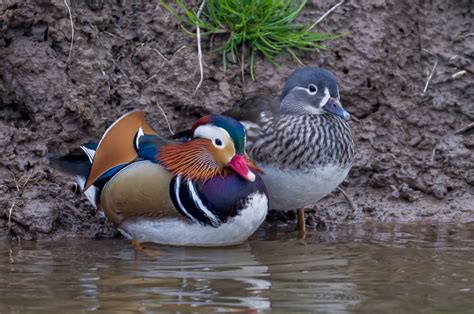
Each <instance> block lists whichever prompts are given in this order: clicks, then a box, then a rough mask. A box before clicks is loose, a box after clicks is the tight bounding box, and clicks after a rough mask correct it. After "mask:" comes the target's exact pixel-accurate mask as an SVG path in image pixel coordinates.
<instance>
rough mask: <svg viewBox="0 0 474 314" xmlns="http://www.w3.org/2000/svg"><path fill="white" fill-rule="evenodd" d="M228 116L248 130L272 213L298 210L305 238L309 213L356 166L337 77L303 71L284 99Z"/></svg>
mask: <svg viewBox="0 0 474 314" xmlns="http://www.w3.org/2000/svg"><path fill="white" fill-rule="evenodd" d="M223 114H224V115H227V116H230V117H233V118H235V119H237V120H239V121H240V122H241V123H242V124H244V126H245V127H246V129H247V139H248V142H247V147H248V149H247V150H248V153H249V156H250V157H251V158H252V159H253V160H255V161H256V162H257V163H258V165H259V167H260V168H261V169H262V170H263V172H264V175H263V176H262V178H263V181H264V182H265V185H266V187H267V189H268V192H269V196H270V206H269V208H270V209H278V210H289V209H298V228H299V230H300V231H301V232H304V230H305V224H304V211H303V210H304V208H305V207H308V206H313V205H315V204H316V202H318V201H319V200H320V199H321V198H323V197H324V196H326V195H327V194H329V193H330V192H331V191H333V190H334V189H336V187H337V186H338V185H339V184H341V183H342V181H343V180H344V179H345V178H346V176H347V174H348V173H349V170H350V169H351V167H352V163H353V161H354V141H353V139H352V134H351V129H350V127H349V125H348V123H347V121H348V120H349V117H350V115H349V113H348V112H347V111H346V110H344V108H343V107H342V105H341V103H340V97H339V87H338V83H337V80H336V77H335V76H334V75H333V74H332V73H331V72H329V71H328V70H325V69H322V68H317V67H304V68H300V69H297V70H296V71H294V72H293V73H292V74H291V75H290V77H289V78H288V81H287V82H286V84H285V86H284V88H283V91H282V93H281V95H280V97H279V98H278V97H256V98H251V99H248V100H246V101H243V102H241V103H240V104H238V105H237V106H236V107H235V108H233V109H230V110H228V111H226V112H224V113H223Z"/></svg>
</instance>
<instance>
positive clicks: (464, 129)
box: [454, 122, 474, 135]
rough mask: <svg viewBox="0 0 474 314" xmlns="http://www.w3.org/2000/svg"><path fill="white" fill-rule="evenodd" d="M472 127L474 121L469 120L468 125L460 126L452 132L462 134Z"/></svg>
mask: <svg viewBox="0 0 474 314" xmlns="http://www.w3.org/2000/svg"><path fill="white" fill-rule="evenodd" d="M472 129H474V122H471V123H469V124H468V125H466V126H465V127H462V128H460V129H459V130H457V131H456V132H454V134H456V135H459V134H463V133H466V132H468V131H470V130H472Z"/></svg>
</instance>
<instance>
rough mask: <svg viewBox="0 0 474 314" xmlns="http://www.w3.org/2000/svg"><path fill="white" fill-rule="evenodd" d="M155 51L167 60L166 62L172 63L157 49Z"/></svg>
mask: <svg viewBox="0 0 474 314" xmlns="http://www.w3.org/2000/svg"><path fill="white" fill-rule="evenodd" d="M153 50H155V51H156V53H157V54H158V55H159V56H160V57H161V58H162V59H163V60H165V61H166V62H170V60H168V58H166V57H165V56H164V55H163V54H162V53H161V52H160V51H159V50H158V49H157V48H154V49H153Z"/></svg>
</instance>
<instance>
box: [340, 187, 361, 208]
mask: <svg viewBox="0 0 474 314" xmlns="http://www.w3.org/2000/svg"><path fill="white" fill-rule="evenodd" d="M337 189H338V190H339V192H341V193H342V195H344V197H345V198H346V200H347V203H349V207H350V208H351V209H352V212H353V213H355V212H356V211H357V206H356V205H355V204H354V202H352V200H351V198H350V197H349V196H347V194H346V192H344V190H343V189H342V188H340V187H337Z"/></svg>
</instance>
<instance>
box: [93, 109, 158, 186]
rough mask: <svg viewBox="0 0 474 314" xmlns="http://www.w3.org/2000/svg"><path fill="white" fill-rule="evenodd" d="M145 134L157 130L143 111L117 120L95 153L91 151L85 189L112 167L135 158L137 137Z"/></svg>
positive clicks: (152, 133)
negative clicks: (146, 119)
mask: <svg viewBox="0 0 474 314" xmlns="http://www.w3.org/2000/svg"><path fill="white" fill-rule="evenodd" d="M144 134H151V135H156V134H157V132H156V131H155V130H153V128H151V127H150V126H149V125H148V123H147V122H146V121H145V112H143V111H133V112H129V113H127V114H125V115H123V116H122V117H120V118H119V119H118V120H117V121H115V122H114V123H113V124H112V125H111V126H110V127H109V128H108V129H107V130H106V131H105V133H104V135H103V136H102V139H101V140H100V142H99V144H98V145H97V148H96V149H95V150H94V151H93V153H92V152H90V155H91V156H90V157H92V166H91V169H90V172H89V175H88V177H87V180H86V182H85V184H84V189H88V188H89V187H90V186H91V185H92V184H93V183H94V182H96V181H97V180H98V179H99V178H100V177H101V176H102V175H104V173H106V172H107V171H109V170H110V169H112V168H114V167H116V166H118V165H121V164H126V163H129V162H131V161H133V160H135V159H136V158H137V157H138V153H137V150H136V146H137V139H138V138H140V137H141V135H144ZM85 152H86V153H88V152H87V151H86V150H85ZM88 155H89V154H88Z"/></svg>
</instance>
